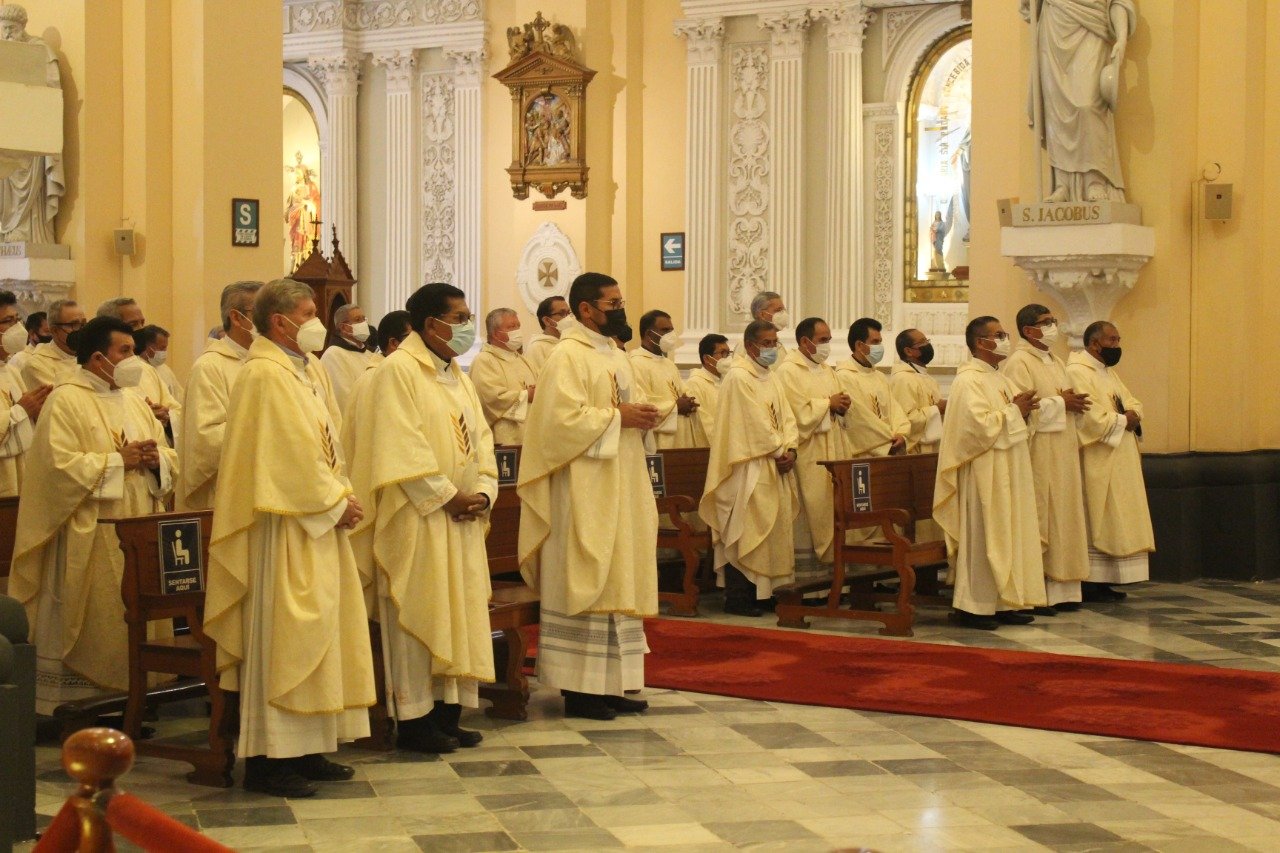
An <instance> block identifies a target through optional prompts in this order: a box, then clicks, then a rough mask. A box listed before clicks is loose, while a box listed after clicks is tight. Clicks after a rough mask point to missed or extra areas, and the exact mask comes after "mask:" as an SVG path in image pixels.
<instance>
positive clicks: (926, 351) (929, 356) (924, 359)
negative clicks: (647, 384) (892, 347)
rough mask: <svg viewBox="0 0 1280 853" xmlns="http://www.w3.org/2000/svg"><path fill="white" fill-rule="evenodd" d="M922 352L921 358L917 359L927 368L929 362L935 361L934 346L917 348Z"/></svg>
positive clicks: (928, 345)
mask: <svg viewBox="0 0 1280 853" xmlns="http://www.w3.org/2000/svg"><path fill="white" fill-rule="evenodd" d="M917 349H919V350H920V357H919V358H917V359H916V361H918V362H919V363H920V366H921V367H927V366H928V364H929V362H931V361H933V344H925V345H924V346H922V347H917Z"/></svg>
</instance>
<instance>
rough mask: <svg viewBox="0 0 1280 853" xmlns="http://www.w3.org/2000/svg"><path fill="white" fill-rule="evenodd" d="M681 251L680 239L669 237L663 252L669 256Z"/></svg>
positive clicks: (663, 245) (664, 244) (663, 246)
mask: <svg viewBox="0 0 1280 853" xmlns="http://www.w3.org/2000/svg"><path fill="white" fill-rule="evenodd" d="M679 249H680V239H679V238H678V237H668V238H667V242H665V243H663V244H662V251H664V252H666V253H667V254H668V255H674V254H675V253H676V252H677V251H678V250H679Z"/></svg>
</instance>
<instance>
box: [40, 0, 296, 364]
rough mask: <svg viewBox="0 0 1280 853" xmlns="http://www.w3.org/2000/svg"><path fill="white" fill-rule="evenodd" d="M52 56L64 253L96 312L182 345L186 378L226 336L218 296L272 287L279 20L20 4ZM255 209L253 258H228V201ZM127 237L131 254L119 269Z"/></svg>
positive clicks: (247, 12)
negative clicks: (56, 75)
mask: <svg viewBox="0 0 1280 853" xmlns="http://www.w3.org/2000/svg"><path fill="white" fill-rule="evenodd" d="M24 5H25V6H26V8H27V12H28V15H29V16H30V22H29V23H28V27H27V29H28V32H30V33H32V34H34V35H39V36H41V37H43V38H45V39H46V40H47V41H48V42H49V43H50V45H51V46H52V47H53V48H54V49H55V51H57V53H58V55H59V59H60V63H61V68H62V78H63V87H64V94H65V99H66V121H65V125H66V129H67V130H66V133H67V141H66V146H65V149H64V159H65V161H66V167H67V178H68V181H67V183H68V194H67V196H66V198H64V200H63V209H62V213H61V214H60V216H59V222H58V235H59V241H60V242H62V243H65V244H67V245H69V246H70V247H71V256H72V258H73V259H74V261H75V264H76V288H75V292H74V295H75V297H76V298H77V300H78V301H80V302H81V303H83V304H84V305H85V306H86V308H87V309H88V310H89V311H90V312H92V311H93V310H94V308H96V307H97V305H98V304H99V303H100V302H101V301H102V300H104V299H107V298H109V297H112V296H117V295H122V294H127V295H129V296H133V297H135V298H136V299H138V301H139V302H140V303H141V305H142V307H143V310H144V311H145V312H146V315H147V319H148V321H149V322H153V323H157V324H159V325H161V326H164V327H166V328H168V329H169V330H170V331H171V332H172V333H173V334H174V336H175V338H174V341H173V345H172V351H173V355H172V356H171V358H172V361H173V364H174V367H175V369H176V370H177V371H178V372H179V375H184V374H185V371H186V368H187V367H188V366H189V365H190V363H191V362H192V361H193V360H194V358H195V356H196V355H197V354H198V353H199V352H200V350H201V349H203V346H204V336H205V333H206V332H207V331H208V329H209V327H210V326H213V325H215V324H216V323H217V322H218V310H217V298H218V294H219V293H220V292H221V289H222V287H223V286H224V285H225V284H227V283H228V282H230V281H233V280H235V279H239V278H274V277H277V275H278V271H279V266H280V261H279V252H280V248H279V247H280V241H281V239H282V235H283V223H282V217H283V213H284V211H283V206H282V199H281V198H280V162H279V159H280V138H281V114H280V56H281V53H282V50H283V48H282V35H281V30H280V10H279V7H278V6H276V5H274V4H272V3H264V2H261V0H218V2H217V3H196V2H182V3H167V2H152V0H93V2H91V3H85V2H82V0H27V2H25V3H24ZM236 197H243V198H257V199H259V200H260V201H261V222H260V227H261V235H260V244H259V247H258V248H236V247H233V246H232V245H231V199H232V198H236ZM120 227H132V228H134V229H135V230H136V233H137V239H136V244H137V251H136V254H135V255H134V256H133V257H132V258H121V257H119V256H117V255H116V254H115V251H114V247H113V243H112V233H111V232H112V231H113V230H114V229H116V228H120Z"/></svg>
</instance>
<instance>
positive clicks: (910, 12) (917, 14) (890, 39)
mask: <svg viewBox="0 0 1280 853" xmlns="http://www.w3.org/2000/svg"><path fill="white" fill-rule="evenodd" d="M928 12H929V8H928V7H927V6H918V7H915V8H911V9H888V10H886V11H885V12H884V34H883V39H882V40H881V43H880V64H881V67H882V68H888V67H889V60H890V58H891V57H892V56H893V51H894V48H896V47H897V46H898V42H899V41H900V40H901V39H902V34H903V33H905V32H906V31H907V30H908V29H909V28H910V27H911V25H912V24H914V23H915V22H916V21H918V20H919V19H920V18H921V17H922V16H923V15H925V14H926V13H928Z"/></svg>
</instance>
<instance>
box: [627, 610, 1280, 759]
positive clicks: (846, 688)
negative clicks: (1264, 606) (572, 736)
mask: <svg viewBox="0 0 1280 853" xmlns="http://www.w3.org/2000/svg"><path fill="white" fill-rule="evenodd" d="M646 633H647V634H648V638H649V648H650V649H651V650H652V654H650V655H648V657H647V658H646V661H645V682H646V683H647V684H648V685H649V686H650V687H665V688H672V689H676V690H688V691H692V692H695V693H713V694H717V695H720V696H733V697H737V698H742V699H763V700H767V701H770V702H790V703H795V704H800V705H825V706H828V707H833V708H853V709H857V710H861V711H885V712H888V713H893V714H919V715H922V716H928V717H950V718H953V719H957V720H972V721H974V722H981V723H997V724H1000V725H1009V726H1024V727H1027V728H1035V729H1050V730H1053V731H1063V732H1077V733H1081V734H1091V735H1105V736H1108V737H1123V738H1134V739H1138V740H1154V741H1165V742H1168V743H1183V744H1193V745H1197V746H1211V747H1220V748H1225V749H1244V750H1252V751H1255V752H1280V674H1275V673H1267V672H1249V671H1245V670H1237V669H1217V668H1214V667H1207V666H1195V665H1191V664H1176V663H1145V662H1142V661H1126V660H1110V659H1104V658H1092V657H1077V656H1074V655H1054V654H1044V653H1041V652H1009V651H1000V650H993V649H975V648H962V647H959V646H943V645H936V644H926V643H914V642H901V641H895V640H871V639H859V638H853V637H835V636H830V635H826V634H809V633H801V632H796V631H780V630H769V629H762V628H739V627H736V626H729V625H718V624H715V623H710V622H697V621H685V620H675V619H650V620H647V622H646Z"/></svg>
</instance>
